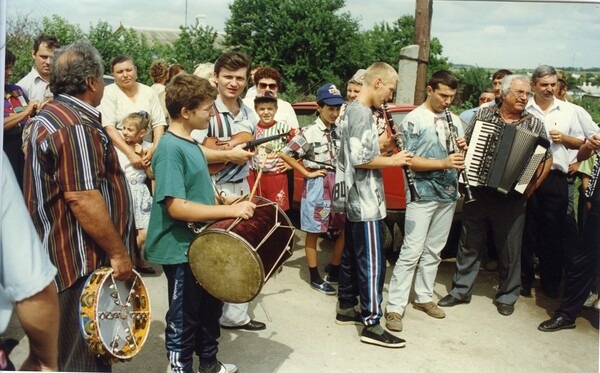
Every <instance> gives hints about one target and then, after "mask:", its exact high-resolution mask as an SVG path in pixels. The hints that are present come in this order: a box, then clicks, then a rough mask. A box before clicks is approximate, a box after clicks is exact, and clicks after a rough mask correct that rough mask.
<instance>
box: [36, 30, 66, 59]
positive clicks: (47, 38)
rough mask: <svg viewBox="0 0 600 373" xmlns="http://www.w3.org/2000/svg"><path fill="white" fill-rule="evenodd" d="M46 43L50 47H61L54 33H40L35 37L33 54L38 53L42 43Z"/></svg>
mask: <svg viewBox="0 0 600 373" xmlns="http://www.w3.org/2000/svg"><path fill="white" fill-rule="evenodd" d="M42 43H46V46H47V47H48V48H49V49H57V48H60V43H59V42H58V39H57V38H56V36H54V35H46V34H39V35H38V36H37V38H35V39H33V54H36V53H37V52H38V51H39V50H40V45H42Z"/></svg>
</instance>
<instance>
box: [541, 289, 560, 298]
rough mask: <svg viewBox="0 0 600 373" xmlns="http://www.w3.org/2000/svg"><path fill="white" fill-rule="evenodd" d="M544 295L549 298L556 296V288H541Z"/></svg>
mask: <svg viewBox="0 0 600 373" xmlns="http://www.w3.org/2000/svg"><path fill="white" fill-rule="evenodd" d="M543 291H544V295H545V296H546V297H548V298H551V299H557V298H558V289H543Z"/></svg>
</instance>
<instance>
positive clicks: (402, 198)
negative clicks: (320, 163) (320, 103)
mask: <svg viewBox="0 0 600 373" xmlns="http://www.w3.org/2000/svg"><path fill="white" fill-rule="evenodd" d="M292 106H293V108H294V111H295V112H296V116H297V117H298V122H299V123H300V128H303V127H305V126H307V125H309V124H311V123H312V122H313V121H314V120H315V115H316V114H315V113H316V111H317V104H316V102H314V101H313V102H299V103H296V104H293V105H292ZM388 106H389V109H390V112H391V113H392V116H393V118H394V122H395V123H397V124H399V123H400V122H401V121H402V120H403V119H404V117H405V116H406V114H408V113H410V112H411V111H412V110H413V109H415V108H416V106H414V105H400V104H393V103H390V104H388ZM303 180H304V177H303V176H302V175H301V174H300V173H298V172H296V171H294V203H293V208H294V207H295V208H298V207H299V206H300V199H301V197H302V184H303ZM383 187H384V189H385V202H386V206H387V218H386V219H385V223H386V226H387V228H388V230H389V231H388V234H386V240H385V241H386V242H385V247H386V256H387V257H388V259H389V260H390V261H395V259H396V258H397V254H398V253H399V252H400V247H401V245H402V241H403V232H404V212H405V209H406V194H405V192H404V175H403V174H402V169H401V168H399V167H397V168H384V169H383ZM461 212H462V199H461V200H460V201H459V205H458V206H457V208H456V213H455V215H454V224H453V227H452V231H451V232H450V237H448V243H447V245H446V248H445V249H444V251H443V252H442V256H443V257H444V258H446V257H453V256H455V254H456V249H457V242H458V238H459V234H460V213H461ZM391 232H393V235H392V234H389V233H391Z"/></svg>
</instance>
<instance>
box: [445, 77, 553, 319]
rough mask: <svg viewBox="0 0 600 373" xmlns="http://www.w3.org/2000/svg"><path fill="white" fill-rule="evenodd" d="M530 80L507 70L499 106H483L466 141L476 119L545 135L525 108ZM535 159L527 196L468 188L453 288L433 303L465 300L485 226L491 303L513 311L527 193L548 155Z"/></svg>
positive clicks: (547, 165)
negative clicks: (492, 255)
mask: <svg viewBox="0 0 600 373" xmlns="http://www.w3.org/2000/svg"><path fill="white" fill-rule="evenodd" d="M529 95H530V89H529V79H527V77H525V76H523V75H507V76H506V77H504V78H503V79H502V86H501V98H502V101H501V102H500V104H499V105H498V106H492V107H482V108H481V109H480V110H479V111H477V114H475V117H473V119H472V120H471V123H470V124H469V128H468V129H467V132H466V133H465V138H466V140H467V142H469V141H470V140H471V136H472V134H473V129H474V127H475V122H477V121H483V122H490V123H494V124H497V125H501V126H517V127H521V128H524V129H527V130H529V131H532V132H534V133H537V134H539V136H540V137H541V138H544V139H547V135H546V130H545V128H544V123H543V122H542V121H541V120H540V119H537V118H536V117H534V116H532V115H531V114H529V113H528V112H527V111H525V107H526V105H527V102H528V100H529ZM545 158H546V159H545V161H544V162H543V163H542V164H540V167H539V168H538V174H540V173H541V175H540V177H538V178H537V179H534V180H536V181H535V182H532V184H533V185H529V188H528V189H527V190H526V194H527V195H521V194H518V193H517V192H515V191H511V192H509V193H508V194H502V193H500V192H498V191H497V190H496V189H491V188H487V187H473V188H472V193H473V196H474V197H475V201H472V202H470V203H468V204H465V205H464V207H463V228H462V232H461V237H460V243H459V247H458V254H457V256H456V272H455V273H454V279H453V284H452V290H451V291H450V293H449V294H448V295H446V296H445V297H444V298H442V299H441V300H440V301H439V302H438V305H439V306H441V307H452V306H455V305H457V304H460V303H469V302H470V301H471V296H472V293H473V285H474V283H475V278H476V277H477V272H478V271H479V267H480V265H481V259H482V255H483V250H482V249H483V248H485V247H486V245H485V242H486V234H487V232H488V225H489V226H491V231H492V234H493V238H494V243H495V246H496V249H497V250H498V262H499V271H498V275H499V277H500V286H499V287H498V290H497V291H496V295H495V299H494V304H495V305H496V308H497V310H498V312H499V313H500V314H501V315H504V316H508V315H511V314H512V313H513V311H514V304H515V303H516V301H517V299H518V298H519V290H520V287H521V244H522V235H523V227H524V224H525V206H526V202H527V196H528V195H530V194H531V193H532V192H533V190H534V189H535V188H536V187H537V186H538V185H539V184H540V183H541V181H542V180H543V179H544V177H545V176H546V175H547V174H548V172H549V170H550V165H551V164H552V158H550V156H549V154H548V153H546V155H545Z"/></svg>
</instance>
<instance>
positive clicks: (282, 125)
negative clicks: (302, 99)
mask: <svg viewBox="0 0 600 373" xmlns="http://www.w3.org/2000/svg"><path fill="white" fill-rule="evenodd" d="M291 129H292V127H291V126H290V125H289V124H287V122H274V123H272V124H271V125H270V126H269V127H264V126H262V125H261V124H260V122H259V123H258V124H257V125H256V139H257V140H258V139H264V138H265V137H271V136H277V135H281V134H286V133H288V132H290V130H291ZM285 141H286V138H285V137H280V138H278V139H275V140H272V141H270V142H268V143H265V144H261V145H259V146H258V152H257V155H256V156H255V157H254V158H253V159H252V168H253V169H254V170H255V171H257V172H258V171H259V170H260V169H261V166H262V165H263V164H264V167H263V172H264V173H267V174H271V173H272V174H281V173H282V172H281V171H279V169H278V168H277V163H278V162H279V160H280V159H281V158H280V157H279V155H278V154H279V151H280V150H281V149H283V147H284V146H285ZM267 144H268V145H267ZM267 147H268V148H269V149H270V153H267V152H266V151H265V148H267ZM265 157H266V158H267V159H266V160H265Z"/></svg>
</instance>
